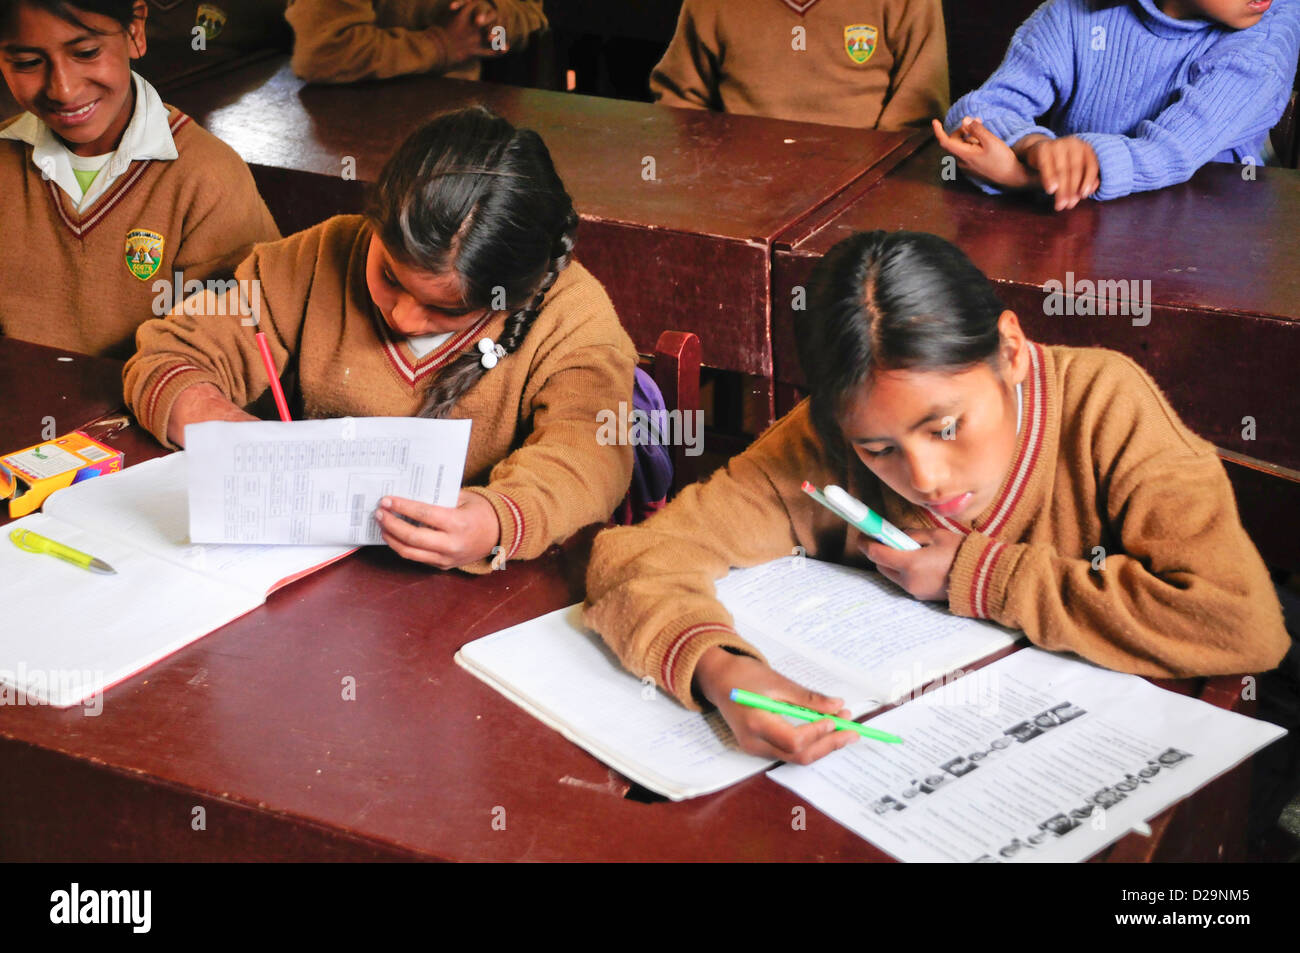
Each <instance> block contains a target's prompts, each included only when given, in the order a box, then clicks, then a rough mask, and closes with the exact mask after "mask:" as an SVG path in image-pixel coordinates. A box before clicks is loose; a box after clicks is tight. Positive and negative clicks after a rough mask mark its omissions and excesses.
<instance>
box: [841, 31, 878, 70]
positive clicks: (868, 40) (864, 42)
mask: <svg viewBox="0 0 1300 953" xmlns="http://www.w3.org/2000/svg"><path fill="white" fill-rule="evenodd" d="M844 52H846V53H848V54H849V59H851V60H853V62H855V63H865V62H866V61H867V60H869V59H871V54H872V53H874V52H876V28H875V27H874V26H868V25H867V24H865V23H855V24H853V25H852V26H846V27H845V28H844Z"/></svg>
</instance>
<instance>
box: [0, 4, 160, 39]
mask: <svg viewBox="0 0 1300 953" xmlns="http://www.w3.org/2000/svg"><path fill="white" fill-rule="evenodd" d="M24 5H26V6H29V7H33V8H35V9H37V10H42V11H44V12H45V13H49V14H52V15H53V16H56V17H58V18H59V19H60V20H64V21H66V22H68V23H71V24H72V25H73V26H75V27H77V29H79V30H85V31H86V32H87V33H98V32H99V31H98V30H92V29H91V28H90V27H89V26H87V25H86V24H85V23H83V22H82V21H81V18H80V17H79V16H78V14H79V13H94V14H98V15H99V16H101V17H108V18H110V19H112V20H116V21H117V23H118V24H119V25H120V26H121V27H122V29H123V30H126V29H128V28H129V27H130V26H131V23H132V22H133V21H134V20H135V0H76V2H69V0H0V36H8V35H9V34H10V33H11V32H13V28H14V18H15V17H16V16H17V15H18V8H19V7H21V6H24Z"/></svg>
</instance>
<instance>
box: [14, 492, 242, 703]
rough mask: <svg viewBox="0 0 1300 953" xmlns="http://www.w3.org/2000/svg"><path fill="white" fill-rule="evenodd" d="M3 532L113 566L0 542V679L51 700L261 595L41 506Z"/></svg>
mask: <svg viewBox="0 0 1300 953" xmlns="http://www.w3.org/2000/svg"><path fill="white" fill-rule="evenodd" d="M99 479H104V478H102V477H97V478H96V480H99ZM96 480H92V481H91V483H94V482H96ZM81 485H83V486H89V485H90V484H81ZM13 529H30V530H32V531H34V532H36V533H40V534H41V535H42V536H46V537H49V538H50V539H54V540H58V541H59V542H61V543H64V544H65V545H68V546H71V547H72V548H73V549H77V550H80V551H81V552H85V553H90V554H91V555H93V556H97V557H98V558H100V559H102V560H104V561H105V562H107V563H108V564H109V565H110V566H112V567H113V568H114V569H115V570H117V573H116V575H101V574H98V573H92V572H87V571H86V570H84V569H81V568H79V567H77V566H73V565H71V564H69V563H66V562H64V561H63V560H61V559H56V558H54V557H52V556H48V555H44V554H34V553H28V552H24V551H23V550H21V549H19V548H18V547H17V546H14V545H12V544H11V543H10V542H9V541H8V540H7V539H6V540H4V541H3V544H2V545H0V605H3V606H4V625H3V626H2V627H0V682H3V683H4V684H6V685H8V686H10V687H11V688H12V689H14V690H16V691H21V692H26V693H29V694H30V696H31V697H32V698H34V699H39V700H40V701H42V702H46V703H48V704H52V705H55V706H58V707H67V706H70V705H75V704H77V703H79V702H81V701H83V700H85V699H87V698H89V697H91V696H93V695H95V694H96V693H98V692H101V691H103V690H104V689H105V688H107V687H108V686H110V685H113V684H116V683H117V682H119V681H121V680H122V679H124V678H127V677H128V676H130V675H133V674H135V673H136V672H138V671H140V670H142V669H144V668H147V667H148V666H150V665H152V664H153V663H154V662H157V661H158V660H160V659H163V658H166V657H167V656H168V655H170V654H172V653H173V652H175V651H176V650H177V649H180V648H182V647H183V646H185V645H188V644H189V643H190V642H193V641H194V640H195V639H198V638H201V637H202V636H204V635H206V634H207V633H209V632H211V631H212V630H213V629H215V628H218V627H219V626H222V625H225V624H226V623H227V622H230V621H231V620H232V619H237V618H238V617H239V616H241V615H243V614H244V613H245V612H248V611H249V610H251V609H254V608H256V607H257V606H258V605H260V604H261V603H262V601H263V600H262V597H261V596H260V595H258V594H256V593H253V592H248V591H245V590H241V589H238V588H235V587H234V586H231V585H229V584H227V583H223V582H221V581H220V580H217V579H212V578H208V577H205V576H201V575H199V574H198V573H195V572H192V571H190V570H188V569H184V568H182V567H181V566H178V565H174V564H172V563H169V562H167V561H165V560H162V559H159V558H157V557H156V556H153V555H151V554H149V553H147V552H144V551H143V550H141V549H138V548H136V547H134V546H132V545H130V544H129V543H127V542H125V541H123V540H122V539H120V538H117V537H112V536H105V535H102V534H99V533H93V532H88V531H87V530H84V529H81V528H80V527H77V526H73V525H70V524H68V523H65V522H63V521H61V520H57V519H54V518H52V517H50V516H46V515H44V514H42V513H33V514H32V515H31V516H26V517H24V518H22V519H21V520H17V521H15V522H13V523H11V524H10V525H9V526H8V527H6V528H5V533H6V535H8V533H9V531H10V530H13Z"/></svg>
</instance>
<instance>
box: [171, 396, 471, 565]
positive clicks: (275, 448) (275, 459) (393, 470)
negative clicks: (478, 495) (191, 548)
mask: <svg viewBox="0 0 1300 953" xmlns="http://www.w3.org/2000/svg"><path fill="white" fill-rule="evenodd" d="M470 424H471V422H470V421H468V420H426V419H423V418H414V417H355V418H354V417H344V418H340V419H336V420H303V421H291V422H280V421H256V422H253V421H249V422H246V423H231V422H226V421H209V422H207V423H202V424H192V425H191V426H189V427H187V428H186V431H185V441H186V449H187V451H188V454H189V457H190V470H189V476H190V483H189V506H190V539H191V540H192V541H193V542H196V543H262V544H280V545H286V544H287V545H323V544H347V545H352V546H358V545H361V546H365V545H382V544H383V538H382V536H381V534H380V530H379V524H378V523H376V522H375V519H374V513H375V509H376V508H377V507H378V505H379V500H380V499H381V498H382V497H384V496H397V497H403V498H405V499H409V500H416V501H418V502H421V503H431V504H433V505H435V506H448V507H453V506H455V505H456V502H457V497H458V496H459V493H460V482H461V478H462V476H463V475H464V470H465V456H466V453H467V451H468V449H469V433H470Z"/></svg>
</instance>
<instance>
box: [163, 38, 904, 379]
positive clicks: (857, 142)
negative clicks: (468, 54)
mask: <svg viewBox="0 0 1300 953" xmlns="http://www.w3.org/2000/svg"><path fill="white" fill-rule="evenodd" d="M170 101H171V102H172V103H173V104H174V105H176V106H177V107H179V108H181V109H183V110H185V111H186V112H187V113H189V114H190V115H191V116H192V117H193V118H194V119H195V120H197V121H198V122H199V123H200V124H202V125H203V126H204V127H205V128H207V129H208V130H209V131H210V132H212V133H214V134H215V135H217V136H218V137H219V138H221V139H223V140H225V141H226V142H228V143H229V144H230V145H231V146H232V147H233V148H234V149H235V151H236V152H238V153H239V154H240V155H241V156H242V157H243V158H244V159H245V160H246V161H247V162H248V163H249V164H250V165H251V166H252V167H253V171H254V174H255V176H256V177H257V179H258V184H259V187H260V188H261V190H262V193H263V195H264V196H265V197H266V199H267V202H268V203H269V204H270V206H271V209H272V212H273V213H275V215H276V217H277V221H278V222H279V224H280V227H281V229H282V230H284V231H285V232H286V233H287V232H289V231H291V230H296V229H299V228H303V227H306V226H308V225H311V224H314V223H315V222H318V221H320V220H322V219H324V218H326V217H328V216H329V215H331V214H335V213H337V212H352V211H358V210H360V209H361V208H362V204H363V198H362V196H363V190H364V188H363V187H364V184H365V183H369V182H373V181H374V180H375V179H376V178H377V177H378V175H379V173H380V171H381V169H382V167H383V164H384V162H385V161H386V160H387V159H388V157H389V155H391V154H392V152H393V151H394V150H395V149H396V148H397V146H398V145H399V144H400V143H401V141H402V140H403V139H404V138H405V137H406V136H407V135H408V134H409V133H410V132H411V131H412V130H414V129H415V128H417V126H418V125H419V124H420V123H421V122H423V121H425V120H426V119H428V118H430V117H432V116H433V115H435V114H436V113H439V112H442V111H445V110H448V109H453V108H457V107H460V106H464V105H467V104H469V103H475V102H481V103H484V104H486V105H488V106H490V107H491V108H493V109H495V110H496V111H497V112H499V113H500V114H501V115H503V116H504V117H505V118H507V119H508V120H510V121H511V122H512V123H514V124H516V125H517V126H521V127H527V128H531V129H533V130H535V131H536V132H538V133H539V134H540V135H541V137H542V138H543V140H544V141H545V142H546V144H547V146H548V148H549V149H550V151H551V154H552V156H553V158H554V160H555V164H556V168H557V169H558V171H559V173H560V175H561V177H562V178H563V179H564V182H565V185H566V187H567V188H568V189H569V191H570V193H571V194H572V196H573V199H574V204H575V206H576V207H577V210H578V212H579V214H580V215H581V217H582V225H581V228H580V231H579V240H578V246H577V257H578V258H579V259H580V260H581V261H582V262H583V263H584V264H586V266H587V267H588V268H590V269H591V271H592V272H593V273H594V274H595V275H596V276H597V277H598V278H599V279H600V280H601V281H602V282H603V283H604V284H605V286H606V288H607V289H608V290H609V292H610V296H611V297H612V298H613V300H614V304H615V306H616V308H617V309H618V312H619V315H620V317H621V318H622V319H623V322H624V324H625V325H627V327H628V328H629V330H630V331H631V333H632V336H633V338H634V339H635V340H636V342H637V345H638V346H639V347H640V348H641V349H642V351H643V352H649V351H650V350H651V349H652V348H653V345H654V342H655V339H656V338H657V337H658V335H659V333H660V332H661V331H664V330H670V329H675V330H686V331H695V332H696V333H698V334H699V335H700V337H701V339H702V340H703V341H704V342H705V349H704V360H705V362H706V363H707V364H709V365H711V366H714V367H722V368H726V369H729V370H736V371H742V372H746V373H751V374H756V375H760V376H767V377H770V375H771V365H772V357H771V346H770V341H769V332H768V313H769V301H768V295H769V292H770V287H771V285H770V280H769V279H770V261H771V242H772V241H773V239H774V238H775V237H776V236H777V235H778V234H779V233H781V232H783V231H785V230H787V229H789V228H791V227H792V226H794V225H796V224H797V223H798V222H799V221H800V220H802V219H803V218H805V217H806V216H808V215H810V214H812V213H814V212H817V211H819V210H824V209H826V208H827V207H832V208H833V207H836V202H837V199H838V198H839V196H841V195H842V194H844V193H846V192H848V193H853V192H854V191H855V190H856V189H860V188H861V187H863V185H864V183H865V182H866V181H869V180H870V178H871V176H873V175H879V174H882V172H883V170H884V169H885V168H888V167H889V165H891V164H892V163H894V162H896V161H898V159H899V158H901V157H902V155H905V154H906V153H907V152H908V151H910V150H911V149H913V148H915V145H916V141H915V140H914V139H913V138H909V136H907V135H905V134H903V133H885V132H876V131H873V130H857V129H843V128H839V127H833V126H820V125H814V124H809V123H792V122H783V121H780V120H772V119H762V118H758V117H752V116H732V115H721V114H716V113H708V112H703V111H697V110H689V109H670V108H667V107H661V106H654V105H650V104H646V103H633V102H625V101H620V100H613V99H602V98H598V97H591V96H579V95H574V94H569V93H558V92H550V91H546V90H536V89H522V88H518V87H512V86H503V85H497V84H492V83H472V82H466V81H460V80H451V79H445V78H441V77H435V76H414V77H406V78H402V79H395V80H389V81H385V82H381V83H366V84H357V85H351V86H310V85H306V84H304V83H303V82H302V81H301V80H300V79H298V78H297V77H296V76H294V75H293V73H292V71H291V70H290V68H289V66H288V64H287V61H286V58H284V57H278V58H273V59H268V60H262V61H259V62H255V63H252V64H249V65H247V66H245V67H243V68H240V69H237V70H234V71H233V72H230V73H228V74H226V75H223V76H221V77H220V78H219V79H217V80H213V81H210V82H199V83H194V84H191V85H189V86H186V87H185V88H184V89H180V90H177V91H175V93H174V94H173V95H171V97H170ZM651 162H652V163H653V175H654V177H653V179H647V178H645V177H644V176H645V174H648V171H649V170H650V169H651ZM345 172H346V173H347V175H349V176H353V175H354V178H345V177H344V174H345Z"/></svg>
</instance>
